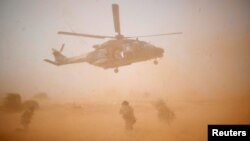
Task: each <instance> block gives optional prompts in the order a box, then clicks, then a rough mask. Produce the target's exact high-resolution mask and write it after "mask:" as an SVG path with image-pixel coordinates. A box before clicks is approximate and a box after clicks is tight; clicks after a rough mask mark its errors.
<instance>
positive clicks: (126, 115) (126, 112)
mask: <svg viewBox="0 0 250 141" xmlns="http://www.w3.org/2000/svg"><path fill="white" fill-rule="evenodd" d="M120 114H121V115H122V117H123V119H124V121H125V127H126V129H127V130H132V129H133V125H134V124H135V123H136V119H135V116H134V110H133V108H132V107H131V106H130V105H129V103H128V102H127V101H123V102H122V105H121V109H120Z"/></svg>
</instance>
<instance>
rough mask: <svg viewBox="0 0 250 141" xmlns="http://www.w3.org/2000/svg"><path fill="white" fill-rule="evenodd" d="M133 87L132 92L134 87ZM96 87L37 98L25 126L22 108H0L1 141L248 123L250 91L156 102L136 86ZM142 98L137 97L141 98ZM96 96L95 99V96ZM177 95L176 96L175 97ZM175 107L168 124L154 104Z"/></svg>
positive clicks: (149, 133)
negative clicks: (127, 116) (130, 117)
mask: <svg viewBox="0 0 250 141" xmlns="http://www.w3.org/2000/svg"><path fill="white" fill-rule="evenodd" d="M134 93H135V92H134ZM106 95H107V94H105V93H99V94H93V95H89V96H84V97H81V98H79V99H78V101H77V102H73V101H71V102H70V101H69V100H66V99H62V98H61V99H50V100H48V101H40V107H41V108H40V109H38V110H36V111H34V114H33V117H32V119H31V123H30V126H29V129H28V130H24V131H19V130H17V128H18V127H20V117H21V115H22V112H17V113H6V112H3V111H1V114H0V115H1V116H0V123H1V126H0V139H1V140H2V141H5V140H6V141H14V140H19V141H33V140H46V141H53V140H61V141H71V140H74V141H80V140H89V141H101V140H111V141H112V140H127V141H137V140H145V141H152V140H154V141H164V140H173V141H181V140H187V141H193V140H206V137H207V135H206V133H207V124H216V123H220V124H230V123H234V124H241V123H249V122H250V121H249V119H250V118H249V117H250V113H249V108H247V107H249V106H250V105H249V102H248V100H247V99H249V97H241V98H239V97H233V96H234V95H231V96H228V95H224V96H221V98H219V97H216V98H215V97H214V98H212V97H211V96H210V97H209V98H206V97H204V96H202V97H200V96H199V95H191V94H190V98H189V99H183V98H181V97H178V96H171V97H165V98H163V99H161V102H159V101H158V100H159V99H158V98H157V97H156V96H154V95H152V94H145V93H143V92H138V93H137V94H134V96H129V95H126V96H119V93H117V95H116V96H113V97H112V98H109V97H106ZM139 98H140V100H139ZM94 99H95V100H94ZM124 99H127V100H128V101H129V102H130V105H131V106H132V107H133V108H134V114H135V117H136V119H137V122H136V124H135V125H134V129H133V130H132V131H126V130H125V126H124V121H123V119H122V117H121V116H120V114H119V109H120V106H121V103H122V101H123V100H124ZM177 99H178V100H177ZM163 100H165V101H167V108H168V109H170V110H171V111H173V112H174V113H175V119H174V120H172V121H171V124H165V123H163V122H162V121H161V120H159V117H158V111H157V109H156V108H155V105H154V104H158V106H159V105H160V106H162V105H163V107H164V105H165V106H166V104H165V103H164V102H163Z"/></svg>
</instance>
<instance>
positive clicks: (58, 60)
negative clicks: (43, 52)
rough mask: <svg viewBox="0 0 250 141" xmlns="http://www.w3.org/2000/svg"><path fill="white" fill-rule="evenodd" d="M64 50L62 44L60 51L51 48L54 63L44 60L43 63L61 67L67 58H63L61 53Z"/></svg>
mask: <svg viewBox="0 0 250 141" xmlns="http://www.w3.org/2000/svg"><path fill="white" fill-rule="evenodd" d="M63 49H64V44H63V45H62V47H61V49H60V51H58V50H56V49H54V48H52V52H53V55H54V58H55V61H51V60H49V59H44V61H46V62H48V63H51V64H53V65H57V66H58V65H61V64H65V63H66V62H67V57H66V56H64V55H63V54H62V53H61V52H62V51H63Z"/></svg>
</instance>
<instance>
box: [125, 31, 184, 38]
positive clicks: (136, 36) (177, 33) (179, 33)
mask: <svg viewBox="0 0 250 141" xmlns="http://www.w3.org/2000/svg"><path fill="white" fill-rule="evenodd" d="M174 34H182V32H173V33H165V34H152V35H142V36H129V37H126V38H137V37H153V36H166V35H174Z"/></svg>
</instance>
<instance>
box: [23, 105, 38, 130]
mask: <svg viewBox="0 0 250 141" xmlns="http://www.w3.org/2000/svg"><path fill="white" fill-rule="evenodd" d="M34 110H35V107H33V106H32V107H29V108H27V109H26V110H25V111H24V112H23V114H22V116H21V125H22V126H23V130H27V129H28V128H29V124H30V121H31V119H32V116H33V114H34Z"/></svg>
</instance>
